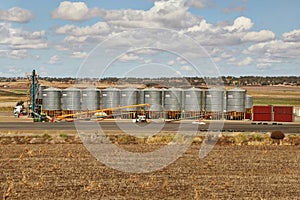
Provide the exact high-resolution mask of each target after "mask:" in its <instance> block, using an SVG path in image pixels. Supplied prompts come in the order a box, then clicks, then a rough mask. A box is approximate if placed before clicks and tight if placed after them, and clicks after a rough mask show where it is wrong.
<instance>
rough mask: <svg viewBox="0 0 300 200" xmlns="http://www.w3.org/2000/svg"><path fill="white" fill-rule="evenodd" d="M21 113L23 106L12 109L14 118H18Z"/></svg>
mask: <svg viewBox="0 0 300 200" xmlns="http://www.w3.org/2000/svg"><path fill="white" fill-rule="evenodd" d="M22 111H23V106H21V105H19V106H16V107H15V109H14V115H15V117H19V116H20V115H21V114H22Z"/></svg>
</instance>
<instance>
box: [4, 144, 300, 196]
mask: <svg viewBox="0 0 300 200" xmlns="http://www.w3.org/2000/svg"><path fill="white" fill-rule="evenodd" d="M143 145H144V146H143ZM143 145H142V146H141V145H133V144H131V145H130V144H124V145H121V146H122V147H123V148H125V149H128V150H131V151H134V152H137V151H141V149H145V148H146V149H152V148H157V146H155V145H147V144H143ZM199 148H200V144H193V145H192V146H191V147H190V148H189V150H188V151H187V152H186V153H185V154H184V155H183V156H182V157H181V158H180V159H179V160H177V161H176V162H174V163H173V164H171V165H170V166H168V167H166V168H164V169H162V170H160V171H157V172H153V173H147V174H128V173H123V172H119V171H116V170H113V169H110V168H108V167H106V166H105V165H103V164H101V163H100V162H98V161H96V159H95V158H94V157H92V156H91V155H90V154H89V152H88V151H87V150H86V149H85V148H84V146H83V145H82V144H6V145H3V144H2V145H1V146H0V152H1V153H0V166H1V174H0V182H1V183H0V193H1V195H2V196H3V198H4V199H297V198H299V196H300V181H299V180H300V168H299V163H300V146H299V145H298V146H287V145H285V146H274V145H268V146H236V145H216V146H215V148H214V149H213V151H212V152H211V153H210V154H209V155H208V156H207V157H206V158H205V159H199V158H198V152H199Z"/></svg>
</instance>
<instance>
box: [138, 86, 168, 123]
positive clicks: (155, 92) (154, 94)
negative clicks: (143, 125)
mask: <svg viewBox="0 0 300 200" xmlns="http://www.w3.org/2000/svg"><path fill="white" fill-rule="evenodd" d="M142 93H143V95H144V103H145V104H150V108H147V109H148V111H149V113H148V115H149V117H150V118H164V117H165V115H164V113H163V109H162V90H161V89H157V88H146V89H144V90H143V91H142Z"/></svg>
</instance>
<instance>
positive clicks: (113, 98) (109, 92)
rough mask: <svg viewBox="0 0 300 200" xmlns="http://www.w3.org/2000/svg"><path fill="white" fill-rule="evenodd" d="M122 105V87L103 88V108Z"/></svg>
mask: <svg viewBox="0 0 300 200" xmlns="http://www.w3.org/2000/svg"><path fill="white" fill-rule="evenodd" d="M119 106H120V89H118V88H106V89H104V90H102V109H106V108H117V107H119Z"/></svg>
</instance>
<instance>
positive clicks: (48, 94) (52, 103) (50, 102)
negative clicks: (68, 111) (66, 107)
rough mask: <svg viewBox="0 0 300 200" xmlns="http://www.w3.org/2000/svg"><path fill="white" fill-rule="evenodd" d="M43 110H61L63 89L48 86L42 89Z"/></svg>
mask: <svg viewBox="0 0 300 200" xmlns="http://www.w3.org/2000/svg"><path fill="white" fill-rule="evenodd" d="M42 96H43V110H50V111H51V110H61V90H60V89H57V88H48V89H45V90H43V91H42Z"/></svg>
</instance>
